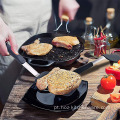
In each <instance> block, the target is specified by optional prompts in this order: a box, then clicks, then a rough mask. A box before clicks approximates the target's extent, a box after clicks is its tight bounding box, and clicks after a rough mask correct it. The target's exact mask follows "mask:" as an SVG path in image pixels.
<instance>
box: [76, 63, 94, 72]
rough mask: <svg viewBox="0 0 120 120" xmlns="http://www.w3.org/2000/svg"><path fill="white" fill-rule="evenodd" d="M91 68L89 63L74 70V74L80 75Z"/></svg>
mask: <svg viewBox="0 0 120 120" xmlns="http://www.w3.org/2000/svg"><path fill="white" fill-rule="evenodd" d="M92 66H93V63H92V62H90V63H88V64H86V65H83V66H81V67H80V68H78V69H76V70H74V72H76V73H78V74H80V73H82V72H84V71H85V70H87V69H89V68H91V67H92Z"/></svg>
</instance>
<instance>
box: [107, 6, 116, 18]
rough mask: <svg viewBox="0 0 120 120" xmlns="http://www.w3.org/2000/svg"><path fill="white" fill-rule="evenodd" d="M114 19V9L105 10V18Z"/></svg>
mask: <svg viewBox="0 0 120 120" xmlns="http://www.w3.org/2000/svg"><path fill="white" fill-rule="evenodd" d="M114 17H115V9H114V8H107V18H108V19H113V18H114Z"/></svg>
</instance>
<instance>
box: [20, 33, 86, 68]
mask: <svg viewBox="0 0 120 120" xmlns="http://www.w3.org/2000/svg"><path fill="white" fill-rule="evenodd" d="M59 36H72V35H71V34H69V33H66V32H53V33H42V34H38V35H35V36H33V37H31V38H30V39H28V40H27V41H26V42H25V43H23V44H22V46H23V45H28V44H31V43H33V42H34V41H35V40H36V39H39V40H40V42H41V43H50V44H51V42H52V40H53V38H55V37H59ZM77 38H78V40H79V41H80V44H78V45H76V46H73V48H72V50H67V49H65V48H60V47H55V46H53V49H52V50H51V51H50V52H49V53H48V54H47V55H44V56H31V55H27V54H26V52H24V51H23V50H21V47H22V46H21V47H20V49H19V51H18V52H19V54H20V55H22V56H23V57H24V58H25V59H26V60H27V62H28V63H29V64H31V65H33V66H39V67H48V66H51V65H53V64H54V65H56V66H67V65H70V64H72V63H73V62H74V61H75V60H76V59H77V58H79V56H80V53H81V52H82V51H83V50H84V42H85V41H84V39H82V38H81V37H77Z"/></svg>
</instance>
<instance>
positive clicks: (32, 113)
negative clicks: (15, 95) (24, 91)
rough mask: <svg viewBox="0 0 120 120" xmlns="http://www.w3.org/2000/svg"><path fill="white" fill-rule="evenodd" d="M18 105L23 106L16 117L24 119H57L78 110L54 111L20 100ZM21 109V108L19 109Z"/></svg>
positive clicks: (68, 115)
mask: <svg viewBox="0 0 120 120" xmlns="http://www.w3.org/2000/svg"><path fill="white" fill-rule="evenodd" d="M18 107H19V108H21V111H22V112H20V113H19V114H18V115H16V116H14V118H15V119H24V120H32V119H33V120H42V119H45V120H48V119H49V120H57V119H58V118H69V117H70V116H72V115H73V114H74V113H75V112H76V111H71V112H52V111H46V110H41V109H38V108H35V107H32V106H30V105H28V104H25V102H24V101H22V100H21V101H20V102H19V104H18ZM19 111H20V110H19Z"/></svg>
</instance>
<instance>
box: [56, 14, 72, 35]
mask: <svg viewBox="0 0 120 120" xmlns="http://www.w3.org/2000/svg"><path fill="white" fill-rule="evenodd" d="M63 21H65V22H66V32H67V33H70V31H69V30H68V24H69V17H68V16H67V15H62V17H61V23H60V25H59V26H58V27H57V29H56V30H54V31H55V32H57V31H58V30H59V29H60V27H61V26H62V25H63Z"/></svg>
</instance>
